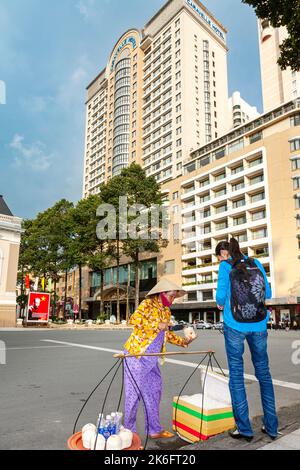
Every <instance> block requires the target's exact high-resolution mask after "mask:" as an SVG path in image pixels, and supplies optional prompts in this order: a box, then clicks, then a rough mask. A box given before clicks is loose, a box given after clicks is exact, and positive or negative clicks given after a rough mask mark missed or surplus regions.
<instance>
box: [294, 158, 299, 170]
mask: <svg viewBox="0 0 300 470" xmlns="http://www.w3.org/2000/svg"><path fill="white" fill-rule="evenodd" d="M292 170H300V158H297V159H295V160H292Z"/></svg>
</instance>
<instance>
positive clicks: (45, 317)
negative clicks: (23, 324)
mask: <svg viewBox="0 0 300 470" xmlns="http://www.w3.org/2000/svg"><path fill="white" fill-rule="evenodd" d="M49 310H50V294H45V293H44V292H43V293H41V292H30V294H29V300H28V311H27V321H28V322H46V323H48V321H49Z"/></svg>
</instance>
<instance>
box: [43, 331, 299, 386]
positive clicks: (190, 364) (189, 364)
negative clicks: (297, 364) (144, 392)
mask: <svg viewBox="0 0 300 470" xmlns="http://www.w3.org/2000/svg"><path fill="white" fill-rule="evenodd" d="M41 341H44V342H46V343H56V344H64V345H67V346H72V347H75V348H83V349H92V350H94V351H103V352H109V353H114V354H120V353H122V351H120V350H116V349H107V348H99V347H97V346H88V345H85V344H77V343H66V342H64V341H54V340H51V339H44V340H41ZM166 362H168V363H169V364H175V365H179V366H185V367H191V368H193V369H194V368H195V367H196V366H197V363H196V362H186V361H177V360H176V359H166ZM214 370H215V371H216V372H221V371H220V369H218V368H214ZM223 372H224V373H225V374H226V375H228V374H229V371H228V370H227V369H223ZM244 377H245V379H247V380H251V381H253V382H257V378H256V377H255V376H254V375H249V374H245V375H244ZM273 384H274V385H276V386H278V387H283V388H290V389H292V390H299V391H300V384H298V383H293V382H285V381H282V380H276V379H274V380H273Z"/></svg>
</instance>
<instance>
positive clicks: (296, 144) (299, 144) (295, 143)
mask: <svg viewBox="0 0 300 470" xmlns="http://www.w3.org/2000/svg"><path fill="white" fill-rule="evenodd" d="M290 146H291V152H295V151H296V150H300V138H297V139H293V140H291V141H290Z"/></svg>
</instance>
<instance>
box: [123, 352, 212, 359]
mask: <svg viewBox="0 0 300 470" xmlns="http://www.w3.org/2000/svg"><path fill="white" fill-rule="evenodd" d="M192 354H194V355H195V354H197V355H202V356H204V355H205V354H210V355H212V354H215V351H189V352H165V353H149V354H138V353H137V354H114V357H115V358H116V359H125V358H126V357H151V356H157V357H161V356H180V355H183V356H191V355H192Z"/></svg>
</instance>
